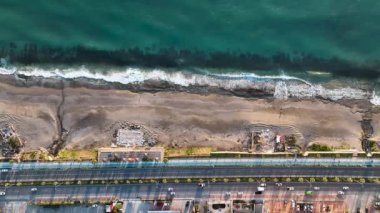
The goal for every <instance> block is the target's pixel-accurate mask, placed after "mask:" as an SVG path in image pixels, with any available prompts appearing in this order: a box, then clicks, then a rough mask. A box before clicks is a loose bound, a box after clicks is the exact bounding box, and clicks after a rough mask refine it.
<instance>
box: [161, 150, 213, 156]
mask: <svg viewBox="0 0 380 213" xmlns="http://www.w3.org/2000/svg"><path fill="white" fill-rule="evenodd" d="M213 151H214V148H212V147H189V148H166V149H165V157H169V158H170V157H187V156H210V153H211V152H213Z"/></svg>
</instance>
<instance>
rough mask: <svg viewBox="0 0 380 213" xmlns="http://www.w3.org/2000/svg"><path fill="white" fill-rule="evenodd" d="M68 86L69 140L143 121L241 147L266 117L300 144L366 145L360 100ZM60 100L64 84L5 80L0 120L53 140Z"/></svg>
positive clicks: (89, 141)
mask: <svg viewBox="0 0 380 213" xmlns="http://www.w3.org/2000/svg"><path fill="white" fill-rule="evenodd" d="M63 94H64V102H63V103H62V106H61V108H62V109H61V110H62V119H63V120H62V124H63V128H64V129H66V130H68V137H67V140H66V143H65V147H67V148H88V147H102V146H109V145H110V144H111V140H112V134H113V132H114V130H115V128H117V127H118V126H119V125H120V124H121V123H122V122H125V121H128V122H132V123H136V124H141V125H143V126H145V127H146V128H147V129H149V130H150V131H151V132H153V133H154V134H155V135H156V137H157V139H158V141H159V144H161V145H169V146H178V147H184V146H212V147H215V148H217V149H220V150H237V149H240V148H241V147H242V143H243V142H244V141H245V140H247V137H248V136H247V130H249V129H251V128H252V127H253V126H255V125H261V124H265V125H279V126H282V127H286V128H287V129H291V131H292V132H293V133H295V134H297V135H298V136H299V139H300V143H302V145H306V144H310V143H314V142H319V143H326V144H329V145H330V146H335V147H342V146H344V147H347V148H355V149H358V150H361V143H360V137H361V134H362V129H361V126H360V120H361V119H362V114H361V113H360V104H348V105H349V106H348V105H347V104H346V105H342V104H338V103H332V102H328V101H321V100H287V101H275V100H271V99H259V98H255V99H253V98H252V99H249V98H242V97H236V96H226V95H218V94H209V95H201V94H190V93H186V92H157V93H150V92H143V93H134V92H130V91H127V90H117V89H112V90H100V89H88V88H72V87H65V89H64V90H63ZM61 100H62V96H61V90H60V89H51V88H44V87H28V88H27V87H16V86H11V85H8V84H0V124H1V123H5V122H8V123H11V124H13V125H14V127H15V128H16V131H17V132H18V133H19V134H20V135H21V137H22V138H23V139H24V140H26V141H27V144H26V149H37V148H38V147H48V146H49V145H50V144H51V143H52V142H53V140H54V139H57V138H58V135H57V134H58V132H59V131H58V128H57V127H58V126H59V122H58V118H57V108H58V106H59V104H60V103H61ZM375 118H376V119H379V116H377V117H376V116H375ZM377 123H379V122H377Z"/></svg>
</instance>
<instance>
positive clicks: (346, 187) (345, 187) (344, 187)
mask: <svg viewBox="0 0 380 213" xmlns="http://www.w3.org/2000/svg"><path fill="white" fill-rule="evenodd" d="M342 189H343V190H344V191H347V190H349V189H350V187H348V186H343V187H342Z"/></svg>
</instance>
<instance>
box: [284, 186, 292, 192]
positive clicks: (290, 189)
mask: <svg viewBox="0 0 380 213" xmlns="http://www.w3.org/2000/svg"><path fill="white" fill-rule="evenodd" d="M286 190H288V191H294V187H293V186H288V187H286Z"/></svg>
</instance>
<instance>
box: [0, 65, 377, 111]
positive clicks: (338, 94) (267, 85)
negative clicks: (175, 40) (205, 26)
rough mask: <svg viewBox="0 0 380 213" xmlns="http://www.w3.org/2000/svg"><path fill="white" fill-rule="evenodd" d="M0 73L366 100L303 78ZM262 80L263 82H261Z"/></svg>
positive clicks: (130, 71)
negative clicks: (163, 83)
mask: <svg viewBox="0 0 380 213" xmlns="http://www.w3.org/2000/svg"><path fill="white" fill-rule="evenodd" d="M0 74H9V75H11V74H23V75H26V76H39V77H45V78H65V79H75V78H89V79H98V80H104V81H107V82H119V83H122V84H136V83H141V82H144V81H148V80H156V81H166V82H169V83H172V84H176V85H181V86H185V87H188V86H191V85H195V86H197V85H198V86H214V87H219V88H224V89H253V88H254V89H260V90H264V91H267V92H272V93H273V95H274V97H275V98H280V99H287V98H288V97H296V98H313V97H316V96H319V97H323V98H326V99H330V100H340V99H369V98H371V94H368V92H367V91H364V90H360V89H354V88H350V87H345V88H337V89H326V88H324V87H323V86H322V85H319V84H316V85H314V84H312V83H310V82H308V81H305V80H304V79H301V78H297V77H293V76H288V75H285V74H281V75H277V76H259V75H256V74H254V73H240V74H235V73H230V74H214V73H208V74H194V73H190V72H186V71H177V72H166V71H164V70H161V69H152V70H142V69H139V68H126V69H125V70H108V71H107V72H106V73H102V72H91V70H89V69H88V68H86V67H85V66H82V67H80V68H66V69H52V70H50V69H43V68H39V67H19V68H17V69H16V68H10V69H8V68H7V69H5V68H1V67H0ZM263 80H264V81H263ZM371 102H372V103H373V104H377V105H380V98H379V97H377V96H374V95H372V100H371Z"/></svg>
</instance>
